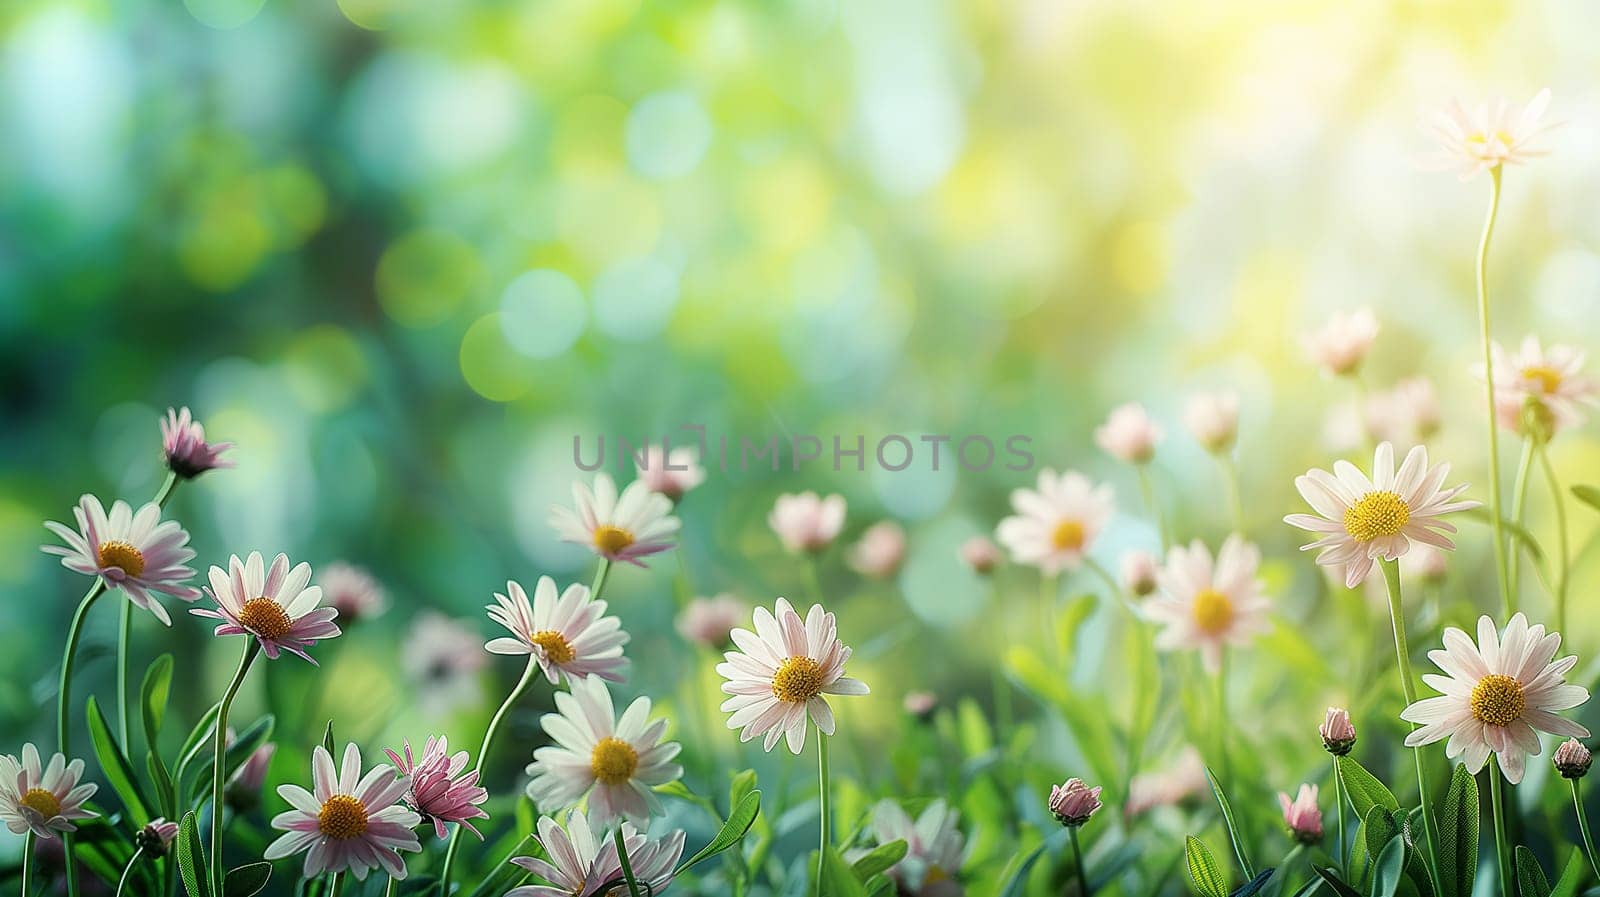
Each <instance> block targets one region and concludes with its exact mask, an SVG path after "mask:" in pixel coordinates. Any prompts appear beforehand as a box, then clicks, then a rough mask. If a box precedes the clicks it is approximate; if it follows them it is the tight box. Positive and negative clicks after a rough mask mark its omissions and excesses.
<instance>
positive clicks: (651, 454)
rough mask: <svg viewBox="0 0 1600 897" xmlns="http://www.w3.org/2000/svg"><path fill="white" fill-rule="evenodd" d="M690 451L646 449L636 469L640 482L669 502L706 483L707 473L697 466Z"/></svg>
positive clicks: (655, 446) (692, 452)
mask: <svg viewBox="0 0 1600 897" xmlns="http://www.w3.org/2000/svg"><path fill="white" fill-rule="evenodd" d="M695 455H696V453H695V450H694V449H691V448H675V449H673V450H672V451H670V452H668V451H667V450H666V449H664V448H662V447H661V446H659V445H652V446H649V447H648V448H646V449H645V452H644V463H642V464H639V465H637V466H638V468H639V480H640V482H642V483H644V484H645V485H646V486H648V487H650V491H651V492H658V493H660V494H662V495H665V496H666V497H667V498H668V499H669V500H671V501H674V502H676V501H678V500H679V499H681V498H683V495H684V493H685V492H688V491H689V490H690V489H693V488H694V487H696V486H698V485H700V484H701V483H703V482H705V479H706V469H705V468H704V467H701V466H700V463H699V461H698V460H697V459H696V457H695Z"/></svg>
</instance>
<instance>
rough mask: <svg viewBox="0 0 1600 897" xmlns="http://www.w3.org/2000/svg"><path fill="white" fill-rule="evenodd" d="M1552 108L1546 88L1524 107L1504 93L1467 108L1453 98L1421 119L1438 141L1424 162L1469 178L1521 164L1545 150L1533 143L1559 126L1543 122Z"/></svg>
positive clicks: (1541, 154)
mask: <svg viewBox="0 0 1600 897" xmlns="http://www.w3.org/2000/svg"><path fill="white" fill-rule="evenodd" d="M1549 107H1550V88H1548V87H1547V88H1545V89H1544V90H1541V91H1539V92H1538V93H1537V94H1535V95H1534V97H1533V99H1532V100H1530V101H1529V102H1528V105H1526V106H1519V105H1517V104H1515V103H1511V102H1507V101H1506V100H1505V99H1504V98H1501V99H1497V100H1495V101H1494V102H1493V103H1482V104H1480V105H1478V106H1476V107H1474V108H1472V109H1468V108H1466V107H1465V106H1462V105H1461V103H1460V102H1458V101H1456V100H1451V101H1450V103H1449V105H1447V106H1445V107H1444V108H1443V109H1441V110H1439V111H1437V112H1435V113H1433V114H1432V115H1430V116H1428V117H1427V118H1426V119H1425V120H1424V121H1423V124H1422V130H1423V131H1424V132H1425V133H1427V134H1429V135H1430V136H1432V137H1433V139H1434V140H1436V141H1438V144H1439V149H1438V151H1437V152H1436V153H1434V154H1433V155H1432V156H1426V157H1424V158H1423V159H1422V160H1421V162H1422V164H1423V166H1424V167H1426V168H1431V169H1434V170H1448V169H1455V170H1456V171H1457V172H1459V173H1460V175H1461V179H1462V180H1463V181H1465V180H1468V179H1470V178H1472V177H1473V176H1475V175H1477V174H1479V173H1481V172H1485V171H1489V170H1490V169H1493V168H1499V167H1500V166H1502V165H1520V164H1522V163H1523V162H1526V161H1528V160H1529V159H1533V158H1536V157H1538V156H1543V155H1546V151H1545V150H1543V149H1540V148H1538V147H1537V146H1535V145H1534V143H1535V141H1536V139H1537V138H1538V137H1539V136H1541V135H1542V134H1544V132H1546V131H1548V130H1550V129H1551V128H1553V127H1555V126H1556V123H1555V122H1544V121H1542V119H1543V118H1544V113H1545V110H1546V109H1548V108H1549Z"/></svg>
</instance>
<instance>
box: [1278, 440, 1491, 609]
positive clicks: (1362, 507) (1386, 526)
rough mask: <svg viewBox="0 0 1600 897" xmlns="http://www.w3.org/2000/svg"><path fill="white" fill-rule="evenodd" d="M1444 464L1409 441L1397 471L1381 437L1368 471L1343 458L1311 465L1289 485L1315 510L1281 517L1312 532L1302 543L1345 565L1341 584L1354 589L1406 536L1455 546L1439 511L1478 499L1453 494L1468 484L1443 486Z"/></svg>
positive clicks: (1399, 549) (1328, 562)
mask: <svg viewBox="0 0 1600 897" xmlns="http://www.w3.org/2000/svg"><path fill="white" fill-rule="evenodd" d="M1449 473H1450V465H1449V464H1436V465H1434V466H1432V467H1430V466H1428V450H1427V449H1426V448H1424V447H1423V446H1420V445H1419V446H1416V447H1415V448H1413V449H1411V451H1410V452H1408V453H1407V454H1406V459H1405V461H1404V462H1403V463H1402V464H1401V465H1400V469H1399V471H1396V470H1395V467H1394V446H1392V445H1390V444H1389V443H1387V442H1385V443H1381V444H1379V446H1378V449H1377V451H1376V452H1375V453H1374V455H1373V459H1372V478H1371V479H1368V478H1367V475H1366V474H1364V473H1362V472H1361V471H1360V470H1358V469H1357V468H1356V466H1355V465H1354V464H1351V463H1350V462H1348V461H1337V462H1335V463H1334V465H1333V473H1328V472H1327V471H1325V470H1310V471H1307V472H1306V474H1305V475H1304V476H1300V477H1295V481H1294V485H1295V488H1296V489H1299V490H1300V495H1301V496H1302V497H1303V498H1305V500H1306V502H1307V503H1308V504H1310V505H1311V508H1312V510H1314V511H1316V512H1317V513H1316V514H1290V515H1289V516H1287V517H1285V518H1283V520H1284V522H1285V523H1288V524H1289V525H1291V526H1297V527H1299V528H1301V529H1303V530H1308V531H1310V532H1312V533H1316V534H1317V537H1318V538H1317V540H1316V541H1315V542H1311V543H1308V544H1306V545H1302V546H1301V550H1302V551H1304V550H1309V549H1313V548H1315V549H1319V553H1318V554H1317V563H1319V564H1322V565H1324V566H1329V567H1341V568H1343V570H1344V581H1345V585H1346V586H1348V587H1349V588H1352V589H1353V588H1355V587H1356V586H1357V585H1358V584H1360V582H1361V581H1362V580H1363V579H1365V578H1366V576H1367V574H1368V573H1369V572H1370V571H1371V570H1372V567H1373V562H1374V561H1377V560H1386V561H1392V560H1395V559H1396V558H1399V557H1400V556H1402V555H1404V554H1405V553H1406V552H1407V551H1409V550H1410V549H1411V543H1412V542H1413V541H1416V542H1422V543H1425V544H1428V545H1434V546H1437V547H1439V548H1444V549H1454V548H1455V543H1453V542H1451V541H1450V539H1449V537H1447V536H1446V535H1444V534H1445V533H1453V532H1455V531H1456V528H1455V527H1454V526H1452V525H1451V524H1449V523H1447V522H1445V521H1444V520H1443V519H1442V518H1443V516H1444V515H1445V514H1450V513H1453V512H1455V511H1465V510H1468V509H1470V508H1476V507H1477V506H1478V504H1479V503H1478V502H1476V501H1470V500H1462V501H1456V500H1455V497H1456V496H1457V495H1460V494H1461V493H1462V491H1463V490H1465V489H1466V488H1467V487H1466V486H1465V485H1464V484H1463V485H1459V486H1451V487H1448V488H1445V487H1444V478H1445V477H1446V476H1447V475H1448V474H1449Z"/></svg>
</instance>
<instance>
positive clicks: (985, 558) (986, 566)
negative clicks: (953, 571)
mask: <svg viewBox="0 0 1600 897" xmlns="http://www.w3.org/2000/svg"><path fill="white" fill-rule="evenodd" d="M960 554H961V561H962V563H964V564H966V565H967V566H968V567H970V568H971V569H972V572H973V573H976V574H978V575H979V576H988V575H989V574H990V573H993V572H994V568H996V567H998V566H1000V562H1001V561H1003V560H1005V555H1003V554H1001V553H1000V546H998V545H996V544H994V542H993V541H992V540H991V539H990V538H989V537H988V536H973V537H972V538H970V539H968V540H967V541H965V542H962V543H961V551H960Z"/></svg>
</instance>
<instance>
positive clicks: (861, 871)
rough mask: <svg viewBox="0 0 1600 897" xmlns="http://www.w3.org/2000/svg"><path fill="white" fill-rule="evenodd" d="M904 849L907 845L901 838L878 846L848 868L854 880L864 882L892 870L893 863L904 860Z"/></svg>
mask: <svg viewBox="0 0 1600 897" xmlns="http://www.w3.org/2000/svg"><path fill="white" fill-rule="evenodd" d="M906 848H907V844H906V842H905V839H903V838H902V839H897V840H894V841H890V842H889V843H887V844H879V845H878V846H877V847H874V848H873V849H872V851H871V852H870V853H868V854H867V855H866V856H864V857H862V858H861V859H859V860H856V861H855V862H854V863H852V864H851V865H850V868H851V869H852V870H854V871H855V874H856V878H858V879H860V880H861V881H863V882H865V881H866V880H867V879H869V878H871V877H872V876H874V875H877V874H878V873H880V872H888V871H889V870H890V869H892V868H894V864H895V863H898V862H900V861H901V860H903V859H905V857H906Z"/></svg>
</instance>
